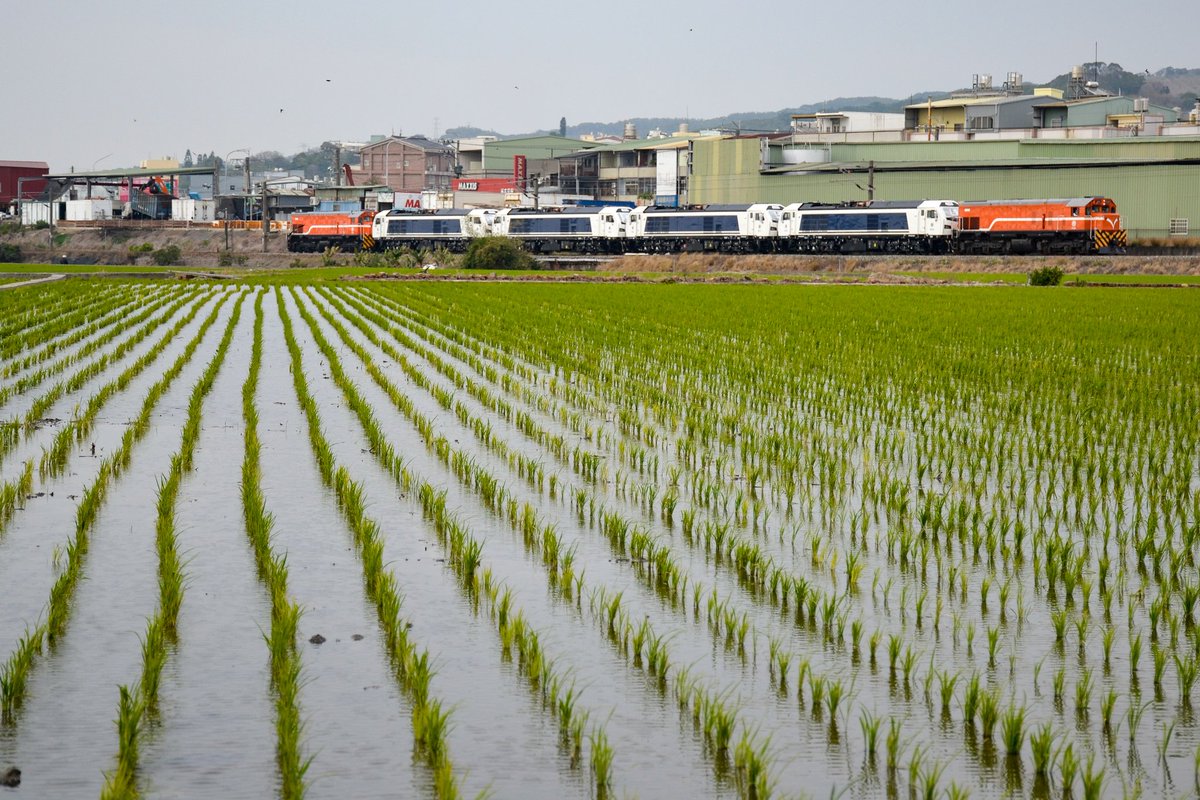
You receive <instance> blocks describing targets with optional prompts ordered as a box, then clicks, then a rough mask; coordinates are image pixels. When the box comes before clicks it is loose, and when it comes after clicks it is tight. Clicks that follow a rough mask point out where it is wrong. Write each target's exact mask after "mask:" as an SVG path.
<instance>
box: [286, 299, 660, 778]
mask: <svg viewBox="0 0 1200 800" xmlns="http://www.w3.org/2000/svg"><path fill="white" fill-rule="evenodd" d="M300 311H301V315H302V316H303V317H304V319H305V320H306V321H307V322H308V324H309V327H310V332H311V333H312V335H313V337H314V340H315V341H316V342H317V345H318V348H320V349H321V351H322V353H323V354H324V355H325V357H326V358H327V359H328V361H329V366H330V372H331V374H332V377H333V378H334V381H335V383H337V384H338V386H339V387H340V388H341V389H342V391H343V393H344V394H345V396H346V399H347V401H348V404H349V406H350V407H351V409H353V410H354V411H355V412H356V413H357V415H358V416H359V419H360V422H362V424H363V427H364V430H365V431H366V432H367V435H368V439H369V441H370V442H371V452H373V453H375V454H376V456H377V458H378V459H379V460H380V461H381V463H383V464H384V465H385V466H386V464H387V458H386V456H385V455H384V454H385V453H386V452H387V451H388V450H389V446H388V445H387V442H386V441H384V439H383V434H382V431H381V429H380V428H379V426H378V424H377V423H376V422H375V421H374V417H373V414H372V412H371V411H370V408H369V407H368V406H367V405H366V404H365V402H363V401H362V399H361V397H360V396H359V395H358V393H357V390H355V389H354V387H353V385H352V384H351V383H350V382H349V381H348V379H347V378H346V376H345V373H344V371H343V370H342V368H341V367H340V365H339V364H338V363H337V359H336V354H335V353H334V352H333V350H332V348H331V347H330V346H329V344H328V342H327V341H325V339H324V337H323V336H321V334H320V331H319V330H317V328H316V322H315V320H314V319H313V318H312V317H311V316H310V315H309V314H308V313H307V312H306V311H305V309H304V307H303V306H300ZM329 321H330V322H331V324H334V321H333V320H329ZM335 327H337V326H336V324H335ZM342 335H343V337H345V333H344V331H342ZM344 343H345V344H346V345H347V346H349V347H351V349H354V348H355V344H354V343H353V342H352V341H351V340H349V339H348V337H345V338H344ZM358 352H359V354H360V356H362V355H365V354H363V353H362V351H361V349H359V351H358ZM365 363H366V364H367V365H368V367H370V362H369V361H366V362H365ZM443 456H444V458H445V459H446V460H449V461H453V456H451V455H449V454H448V453H443ZM469 471H470V470H469V469H468V470H465V471H464V470H456V472H458V473H459V476H460V477H461V478H464V479H465V480H469V479H470V476H469V475H468V474H465V473H466V472H469ZM398 480H399V478H398ZM414 480H415V479H414ZM417 494H418V497H419V498H420V501H421V504H422V509H423V511H424V513H425V515H426V517H427V518H429V519H430V520H431V521H432V522H433V525H434V529H435V531H436V532H437V533H438V538H439V541H440V542H441V543H442V544H443V546H444V547H445V548H446V549H447V555H448V557H447V562H448V563H449V564H450V565H451V566H452V567H454V568H455V569H456V571H457V572H458V573H459V577H460V580H461V582H462V584H463V585H464V587H466V588H467V590H468V591H469V592H474V591H475V587H476V586H477V585H478V580H477V578H476V575H477V569H478V564H479V560H478V555H479V552H480V550H481V545H480V543H479V542H477V541H476V540H474V539H473V538H472V537H471V536H470V534H469V533H468V532H467V531H466V529H465V528H464V527H463V526H462V524H461V522H460V521H458V520H457V519H456V518H454V517H453V516H452V515H450V514H449V513H448V512H447V510H446V506H445V493H444V492H439V491H438V490H437V489H436V488H434V487H433V485H432V484H429V483H428V482H426V481H419V486H418V492H417ZM510 509H511V510H510V514H509V520H510V523H511V524H513V526H514V528H515V527H521V528H523V529H524V530H525V537H526V542H527V544H532V545H533V546H534V547H535V548H536V549H539V550H540V552H541V553H542V555H543V558H544V560H545V562H546V566H547V570H548V572H549V573H550V574H552V575H556V574H557V575H561V574H564V573H567V572H568V571H569V570H570V562H571V560H572V558H573V556H572V554H571V553H570V552H569V551H563V550H561V549H560V548H558V547H557V546H556V541H557V540H556V537H555V534H554V530H553V528H552V526H544V527H539V526H537V525H536V524H534V523H532V522H531V521H532V520H533V518H534V517H533V515H534V513H535V512H534V511H533V509H532V507H530V506H525V508H524V512H523V513H522V514H518V513H516V511H515V509H516V506H515V504H513V505H510ZM493 510H496V511H498V510H499V509H498V508H494V509H493ZM531 525H532V527H530V526H531ZM581 581H582V576H578V577H577V578H576V581H575V583H576V585H579V586H581V585H582V584H581ZM481 588H482V589H483V592H482V596H483V597H484V598H485V600H486V601H487V602H488V604H489V607H490V609H491V613H492V615H493V618H494V619H496V620H497V626H498V632H499V634H500V638H501V646H502V650H503V652H505V653H508V652H509V651H510V649H515V651H516V653H517V655H518V658H519V663H520V667H521V670H522V672H523V673H524V674H525V675H526V676H527V678H528V680H529V681H530V684H531V688H538V687H541V691H542V694H543V700H544V701H546V702H548V703H549V705H550V707H551V708H552V709H553V708H557V709H558V723H559V725H560V729H561V730H562V733H563V736H564V739H565V740H567V741H568V742H569V747H570V752H571V759H572V763H573V764H575V765H578V764H579V763H580V759H581V748H582V733H583V730H584V727H585V726H586V721H587V715H586V712H582V713H580V712H576V711H575V710H574V709H575V707H574V703H573V702H572V701H571V697H572V696H573V690H567V689H565V686H566V681H568V680H569V676H566V675H564V674H563V673H559V672H557V671H556V670H555V668H554V666H553V662H552V661H550V660H548V659H547V657H546V656H545V653H544V650H543V649H542V647H541V645H540V639H539V636H538V634H537V632H536V631H534V630H532V629H531V628H530V627H529V626H528V624H527V623H526V622H525V621H524V617H523V615H521V614H520V613H519V612H518V613H516V614H513V612H512V595H511V591H510V590H507V589H506V590H504V592H503V594H501V593H500V587H499V585H498V584H496V583H495V582H494V581H493V580H492V578H491V574H490V571H486V570H485V571H484V572H483V578H482V584H481ZM624 622H625V624H628V621H627V617H626V618H624ZM641 630H643V631H645V630H646V628H645V627H643V628H642V629H641ZM634 636H635V637H636V636H637V634H634ZM644 644H645V648H646V663H647V665H648V668H649V669H650V671H651V674H655V675H657V676H658V678H659V680H660V681H665V676H666V672H667V669H668V665H669V656H668V655H667V652H666V639H665V638H664V637H657V636H649V637H647V640H646V641H645V642H644ZM641 652H642V642H640V641H639V643H638V644H637V645H636V646H635V653H636V654H635V656H634V660H635V663H636V664H639V665H640V662H641V656H640V653H641ZM589 743H590V747H591V757H590V758H591V766H592V773H593V780H594V784H595V788H596V790H597V792H598V793H599V794H604V793H607V791H608V790H609V788H610V783H611V763H612V750H611V746H610V745H608V740H607V736H606V735H605V734H604V728H603V726H602V725H595V724H594V725H593V726H592V728H591V730H590V732H589Z"/></svg>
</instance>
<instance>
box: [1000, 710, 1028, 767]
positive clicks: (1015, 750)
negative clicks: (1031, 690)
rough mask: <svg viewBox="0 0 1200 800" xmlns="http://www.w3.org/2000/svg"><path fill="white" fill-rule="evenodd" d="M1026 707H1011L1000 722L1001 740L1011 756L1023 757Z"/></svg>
mask: <svg viewBox="0 0 1200 800" xmlns="http://www.w3.org/2000/svg"><path fill="white" fill-rule="evenodd" d="M1025 714H1026V709H1025V706H1017V705H1010V706H1009V707H1008V710H1007V711H1005V712H1004V716H1003V718H1002V719H1001V720H1000V732H1001V738H1002V739H1003V740H1004V749H1005V752H1006V753H1008V755H1009V756H1019V755H1021V746H1022V745H1023V744H1024V743H1025Z"/></svg>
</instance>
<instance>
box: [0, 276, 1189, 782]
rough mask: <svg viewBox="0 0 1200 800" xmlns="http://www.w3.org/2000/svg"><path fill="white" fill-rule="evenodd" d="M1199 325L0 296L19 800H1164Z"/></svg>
mask: <svg viewBox="0 0 1200 800" xmlns="http://www.w3.org/2000/svg"><path fill="white" fill-rule="evenodd" d="M1198 306H1200V296H1197V295H1196V294H1195V293H1193V292H1186V291H1170V292H1161V291H1153V290H1128V291H1121V292H1104V291H1090V290H1083V289H1070V290H1067V289H1058V290H1032V289H1027V288H1010V289H994V288H987V289H947V288H933V289H913V288H901V289H896V288H874V287H734V286H730V287H706V286H690V287H683V286H593V285H583V286H553V285H505V284H500V285H454V284H431V285H422V284H406V285H403V286H386V285H382V286H381V285H374V284H344V285H336V286H332V285H330V286H327V285H320V286H305V287H281V288H263V287H247V286H213V285H190V286H176V285H166V284H157V283H128V284H124V283H121V284H105V285H100V286H97V285H94V284H86V283H74V282H65V283H61V284H55V285H48V286H33V287H27V288H23V289H19V290H15V291H13V292H9V293H5V294H4V295H3V296H0V310H2V313H0V659H3V661H2V662H0V663H2V664H3V666H2V667H0V701H2V705H0V773H2V772H3V771H4V770H6V769H8V768H9V767H10V766H16V767H18V768H19V769H20V770H21V783H20V786H19V787H18V788H15V789H0V791H8V792H13V793H14V796H18V795H17V794H16V793H18V792H19V793H21V794H23V795H27V796H30V797H51V796H57V797H68V796H69V797H90V796H101V797H130V796H135V795H136V796H143V797H162V798H167V797H195V796H220V797H246V798H259V797H265V796H272V795H278V796H282V797H300V796H305V797H312V798H322V797H330V798H335V797H413V796H436V797H474V796H478V795H480V794H482V795H485V796H492V797H503V798H509V797H512V798H547V799H549V798H561V797H579V798H591V797H646V798H649V797H751V798H765V797H796V796H803V797H830V796H839V797H856V798H870V797H910V796H920V797H930V798H932V797H948V798H963V797H1044V798H1050V797H1056V798H1057V797H1062V796H1073V797H1084V798H1091V797H1136V796H1141V797H1163V798H1173V797H1179V796H1189V795H1192V794H1194V793H1196V792H1197V791H1200V729H1198V728H1197V720H1196V717H1195V711H1194V706H1193V704H1194V703H1195V702H1197V701H1200V696H1197V692H1196V689H1195V681H1196V676H1197V672H1198V670H1200V650H1198V648H1200V634H1198V628H1197V627H1196V620H1195V614H1196V611H1197V605H1198V601H1200V578H1198V574H1197V563H1196V559H1197V554H1198V552H1200V447H1198V440H1200V392H1198V390H1197V389H1198V387H1200V344H1198V343H1200V314H1197V312H1198V311H1200V307H1198Z"/></svg>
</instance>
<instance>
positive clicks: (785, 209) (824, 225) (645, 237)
mask: <svg viewBox="0 0 1200 800" xmlns="http://www.w3.org/2000/svg"><path fill="white" fill-rule="evenodd" d="M482 236H505V237H509V238H512V239H516V240H517V241H519V242H521V244H522V246H523V247H524V248H525V249H526V250H529V251H530V252H533V253H561V252H574V253H588V254H620V253H677V252H686V251H713V252H722V253H827V254H847V253H913V254H922V253H924V254H939V253H954V254H959V253H961V254H988V253H993V254H1001V253H1078V254H1087V253H1112V252H1119V251H1120V250H1121V249H1122V248H1124V246H1125V244H1126V236H1125V231H1124V230H1123V229H1122V228H1121V217H1120V215H1119V214H1118V213H1117V206H1116V203H1114V202H1113V201H1112V200H1110V199H1108V198H1105V197H1080V198H1073V199H1065V200H996V201H985V202H978V203H975V202H971V203H958V202H957V201H954V200H913V201H895V200H886V201H881V200H877V201H871V202H865V203H836V204H834V203H791V204H789V205H782V204H779V203H752V204H748V205H705V206H686V207H682V208H667V207H662V206H641V207H638V208H632V209H631V208H626V207H623V206H606V207H602V208H594V207H575V206H567V207H563V208H553V209H529V208H505V209H499V210H496V209H469V210H468V209H437V210H413V209H391V210H388V211H381V212H379V213H372V212H368V211H364V212H360V213H358V214H294V215H292V225H291V231H290V233H289V234H288V249H289V250H292V251H294V252H316V251H320V250H324V249H326V248H329V247H334V248H338V249H341V250H347V251H350V250H360V249H362V250H371V251H382V250H389V249H395V248H403V247H407V248H413V249H422V248H437V247H445V248H447V249H449V250H451V251H455V252H461V251H463V250H465V249H466V247H467V245H468V244H469V243H470V242H471V241H472V240H473V239H476V238H479V237H482Z"/></svg>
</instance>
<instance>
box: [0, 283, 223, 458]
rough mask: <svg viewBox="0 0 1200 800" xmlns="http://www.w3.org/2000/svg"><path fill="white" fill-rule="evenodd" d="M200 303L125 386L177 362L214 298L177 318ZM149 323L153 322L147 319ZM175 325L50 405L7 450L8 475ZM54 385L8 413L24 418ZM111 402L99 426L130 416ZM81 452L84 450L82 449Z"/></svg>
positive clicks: (151, 379)
mask: <svg viewBox="0 0 1200 800" xmlns="http://www.w3.org/2000/svg"><path fill="white" fill-rule="evenodd" d="M198 303H202V304H203V305H202V306H201V310H200V313H198V314H197V315H196V318H195V319H193V320H192V321H191V322H190V323H188V324H187V325H186V326H184V328H183V330H181V331H180V332H179V334H178V335H176V336H175V338H174V339H172V341H171V343H170V344H168V345H167V346H166V347H165V348H164V349H163V351H162V352H161V353H159V355H158V358H156V359H155V362H154V363H153V364H150V365H148V366H147V367H146V369H144V370H143V371H142V372H141V373H140V374H139V375H138V377H137V378H136V379H135V380H134V381H132V382H131V383H130V385H129V386H127V387H126V391H129V390H130V389H132V387H133V385H134V383H138V384H139V385H141V383H145V385H146V386H150V385H153V384H154V383H155V382H157V381H158V378H159V377H160V376H161V374H162V372H164V371H166V369H167V368H168V367H169V366H170V364H172V363H174V360H175V359H176V358H178V356H179V354H180V353H181V352H183V350H184V349H185V348H186V347H187V343H188V342H189V341H190V340H191V337H192V336H194V335H195V334H196V331H198V330H199V329H200V326H201V325H202V324H203V321H204V318H205V316H206V315H207V314H208V313H209V312H211V310H212V307H213V304H214V303H215V300H214V299H213V296H212V295H209V294H203V295H201V296H200V297H199V298H198V299H197V300H194V301H192V302H191V303H188V304H187V305H185V306H184V307H183V309H181V310H180V314H179V315H177V316H176V317H175V319H178V318H179V317H180V316H182V315H184V314H186V313H187V311H188V310H189V309H190V308H192V307H193V305H195V304H198ZM156 318H157V317H156ZM147 324H152V323H149V322H148V323H147ZM173 324H174V320H171V321H168V322H166V323H165V324H163V325H160V326H159V327H158V328H157V329H156V330H155V331H154V332H153V333H152V334H151V335H150V336H148V337H146V339H144V340H143V341H141V342H139V343H138V345H137V346H136V347H134V348H132V349H131V350H130V351H129V352H128V353H126V354H125V355H124V356H122V357H121V358H119V359H116V360H115V361H113V362H111V363H109V364H108V365H107V366H106V367H105V368H104V369H103V370H102V371H101V372H100V373H99V374H97V375H94V376H92V377H91V378H90V379H88V380H87V381H86V382H85V383H84V384H83V385H82V386H80V387H79V389H78V390H77V391H75V392H71V393H68V394H65V395H63V396H62V397H60V398H59V399H58V400H57V401H56V402H55V403H54V404H53V405H51V407H50V408H49V409H47V410H46V411H45V413H44V414H43V419H44V420H46V422H44V423H41V424H39V425H38V426H37V428H36V429H35V430H34V431H33V432H32V433H31V434H30V435H29V436H28V437H26V438H25V439H24V441H22V443H21V444H20V445H18V446H17V447H16V448H14V449H13V450H12V451H11V452H10V453H8V455H7V456H5V458H4V468H5V472H6V474H7V473H8V472H9V471H12V470H16V469H17V468H18V465H20V464H22V463H23V462H24V461H25V460H27V459H29V458H33V457H40V455H41V453H42V450H43V449H44V448H48V447H49V446H50V444H51V442H53V440H54V437H55V435H56V434H57V433H58V431H59V430H60V428H61V427H62V425H63V424H65V422H66V421H68V420H70V419H72V418H73V417H74V415H75V413H76V411H77V410H82V409H83V408H84V407H86V405H87V402H88V400H89V399H90V398H91V397H92V395H94V394H95V393H96V391H97V390H98V389H100V387H102V386H104V385H105V384H107V383H108V382H110V381H112V380H113V379H114V378H116V377H117V376H119V375H120V374H121V373H122V372H124V371H125V369H126V368H127V367H129V365H131V364H133V363H134V362H136V361H137V360H138V359H139V358H141V357H142V356H143V355H144V354H145V353H147V352H149V351H150V350H151V349H153V347H154V346H155V344H156V343H157V342H158V341H159V340H161V339H162V337H163V336H165V335H166V334H167V332H168V331H169V330H170V328H171V326H172V325H173ZM121 339H122V341H124V340H125V339H126V337H121ZM116 346H117V345H110V346H109V347H107V348H105V351H106V352H110V351H112V350H113V349H115V347H116ZM98 357H99V356H95V357H93V358H89V359H87V363H88V364H90V363H92V362H93V361H94V360H95V358H98ZM164 365H165V366H164ZM85 366H86V364H83V365H80V364H77V365H73V366H72V368H71V369H69V370H67V372H66V374H65V375H63V376H61V377H60V378H56V379H55V381H54V382H57V381H58V380H69V379H70V378H71V376H73V375H75V374H76V373H77V372H78V371H79V370H81V369H83V368H84V367H85ZM53 385H54V383H50V384H49V385H43V386H40V387H38V389H37V390H35V391H34V392H33V393H32V394H26V395H21V396H19V397H16V398H13V400H12V401H11V405H10V408H9V412H8V413H10V414H11V415H12V416H13V418H16V417H23V416H24V415H25V414H26V413H27V412H28V411H29V409H30V408H31V407H32V406H33V404H34V402H36V400H37V399H38V398H39V397H41V396H42V395H43V394H44V393H45V392H46V391H47V390H49V389H50V388H51V386H53ZM111 402H112V398H110V400H109V404H106V407H105V408H102V409H101V411H100V413H99V415H98V416H97V417H96V421H95V428H100V427H101V426H103V425H106V424H113V423H121V422H124V421H125V420H126V419H127V417H126V418H117V417H114V416H113V412H112V411H111V409H112V408H113V407H112V406H111V405H110V404H111ZM136 412H137V409H135V411H134V413H136ZM91 441H92V440H91V439H89V442H88V443H89V445H90V443H91ZM79 452H82V448H81V449H80V451H79ZM90 452H91V451H90V447H89V448H88V453H89V454H90ZM103 452H106V451H102V450H101V449H100V445H99V444H97V448H96V453H97V455H100V454H101V453H103Z"/></svg>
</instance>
